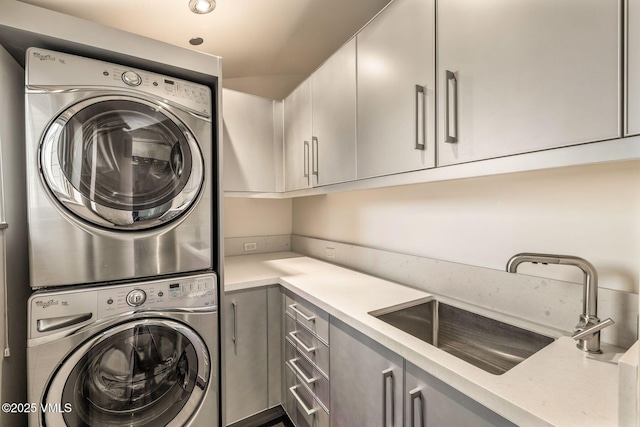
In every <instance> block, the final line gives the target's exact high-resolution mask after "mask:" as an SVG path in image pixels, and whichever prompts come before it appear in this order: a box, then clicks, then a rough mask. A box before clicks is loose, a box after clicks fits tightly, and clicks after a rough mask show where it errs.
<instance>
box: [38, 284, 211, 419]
mask: <svg viewBox="0 0 640 427" xmlns="http://www.w3.org/2000/svg"><path fill="white" fill-rule="evenodd" d="M216 295H217V293H216V276H215V275H214V274H200V275H194V276H187V277H181V278H178V279H162V280H154V281H147V282H139V283H131V284H126V285H118V286H101V287H90V288H78V287H75V288H69V290H62V291H55V292H50V291H39V292H36V293H35V294H34V295H33V296H32V297H31V298H30V300H29V338H28V342H27V363H28V400H29V402H30V403H31V404H32V405H35V407H34V409H36V410H35V411H33V412H32V413H30V416H29V426H31V427H36V426H38V427H42V426H47V427H63V426H69V427H71V426H91V427H114V426H127V427H157V426H170V427H178V426H179V427H183V426H190V427H203V426H207V427H210V426H217V425H219V407H218V404H219V375H218V311H217V304H216V301H217V299H216Z"/></svg>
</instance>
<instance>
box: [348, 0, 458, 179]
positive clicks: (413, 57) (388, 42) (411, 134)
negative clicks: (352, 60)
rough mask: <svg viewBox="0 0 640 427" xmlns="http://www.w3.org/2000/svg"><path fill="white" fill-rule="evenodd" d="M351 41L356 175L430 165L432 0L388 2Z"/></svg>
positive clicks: (432, 128) (432, 139) (432, 131)
mask: <svg viewBox="0 0 640 427" xmlns="http://www.w3.org/2000/svg"><path fill="white" fill-rule="evenodd" d="M443 3H446V2H443ZM357 43H358V46H357V49H358V53H357V60H358V73H357V75H358V143H357V146H358V150H357V156H358V178H368V177H373V176H379V175H386V174H392V173H397V172H406V171H411V170H418V169H425V168H429V167H433V166H435V5H434V1H433V0H395V1H393V2H392V3H391V4H390V5H389V6H388V7H387V8H386V9H385V10H384V11H383V12H382V13H381V14H379V15H378V16H377V17H376V18H375V19H374V20H373V21H372V22H370V23H369V25H367V26H366V27H365V28H364V29H363V30H362V31H361V32H360V33H358V35H357Z"/></svg>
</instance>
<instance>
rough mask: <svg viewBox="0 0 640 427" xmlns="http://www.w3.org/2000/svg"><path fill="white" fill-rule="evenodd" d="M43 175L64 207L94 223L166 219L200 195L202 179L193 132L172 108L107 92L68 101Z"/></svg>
mask: <svg viewBox="0 0 640 427" xmlns="http://www.w3.org/2000/svg"><path fill="white" fill-rule="evenodd" d="M40 162H41V170H42V174H43V177H44V181H45V183H46V185H47V187H48V188H49V190H50V191H51V192H52V193H53V195H54V197H55V198H56V200H57V201H58V202H59V203H60V204H61V205H62V206H63V207H64V208H65V209H67V210H69V211H71V212H73V213H74V214H75V215H77V216H78V217H80V218H81V219H82V220H84V221H88V222H89V223H91V224H93V225H98V226H101V227H105V228H109V229H117V230H140V229H146V228H151V227H156V226H159V225H162V224H165V223H167V222H168V221H171V220H173V219H175V218H176V217H178V216H180V215H181V214H183V213H184V212H185V211H187V210H188V209H189V207H190V206H191V204H192V203H194V202H195V199H196V198H197V195H198V194H199V191H200V188H201V186H202V182H203V177H204V174H203V168H204V166H203V160H202V155H201V153H200V150H199V148H198V144H197V142H196V139H195V138H194V136H193V135H192V133H191V132H190V131H189V129H188V128H187V127H186V126H185V125H184V124H183V123H182V122H181V121H180V120H179V119H178V118H177V117H176V116H175V115H174V114H172V113H171V112H170V111H169V110H167V109H163V108H161V107H160V106H159V105H156V104H154V103H151V102H149V101H146V100H143V99H138V98H131V97H116V96H109V97H107V96H104V97H97V98H92V99H88V100H85V101H83V102H80V103H78V104H76V105H74V106H72V107H71V108H69V109H67V110H66V111H65V112H63V113H62V114H61V115H60V116H58V117H57V118H56V120H55V121H54V122H53V123H52V124H51V125H50V126H49V128H48V130H47V132H46V133H45V136H44V138H43V141H42V146H41V153H40Z"/></svg>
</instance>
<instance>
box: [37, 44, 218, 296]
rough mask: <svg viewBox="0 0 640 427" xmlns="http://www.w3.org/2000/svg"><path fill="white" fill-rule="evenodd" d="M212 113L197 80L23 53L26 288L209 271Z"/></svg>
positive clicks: (48, 53)
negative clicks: (27, 258) (29, 275)
mask: <svg viewBox="0 0 640 427" xmlns="http://www.w3.org/2000/svg"><path fill="white" fill-rule="evenodd" d="M212 114H213V108H212V97H211V91H210V89H209V88H208V87H207V86H203V85H199V84H195V83H191V82H187V81H184V80H179V79H175V78H171V77H168V76H164V75H160V74H155V73H152V72H147V71H143V70H139V69H132V68H129V67H125V66H120V65H116V64H111V63H106V62H102V61H97V60H93V59H88V58H82V57H78V56H73V55H68V54H64V53H59V52H53V51H48V50H44V49H36V48H31V49H29V50H28V51H27V59H26V123H27V150H26V151H27V168H26V169H27V174H28V176H27V179H28V194H27V196H28V213H29V251H30V273H31V286H32V287H33V288H40V287H47V286H61V285H75V284H85V283H100V282H108V281H114V280H121V279H132V278H143V277H152V276H157V275H164V274H174V273H183V272H192V271H198V270H207V269H211V268H212V267H213V263H212V221H213V219H212V212H213V211H212V209H213V207H212V201H213V200H216V198H215V197H213V192H215V191H216V188H217V185H214V183H213V182H212V180H213V175H212V171H213V170H214V166H215V165H214V159H213V157H212V156H213V152H214V150H213V147H212V146H213V141H214V139H213V132H214V130H213V122H214V121H213V120H212Z"/></svg>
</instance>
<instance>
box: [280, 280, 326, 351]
mask: <svg viewBox="0 0 640 427" xmlns="http://www.w3.org/2000/svg"><path fill="white" fill-rule="evenodd" d="M285 310H286V312H287V313H289V315H291V316H292V317H293V318H294V319H296V320H297V321H298V322H300V324H301V325H304V326H305V327H306V328H307V329H309V330H310V331H313V333H315V334H316V335H317V336H318V337H320V339H321V340H323V341H324V342H325V343H327V344H328V343H329V315H328V314H327V312H325V311H324V310H321V309H319V308H318V307H316V306H315V305H313V304H311V303H310V302H309V301H306V300H304V299H303V298H300V297H299V296H298V295H295V294H293V293H291V292H289V291H287V292H286V293H285Z"/></svg>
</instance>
